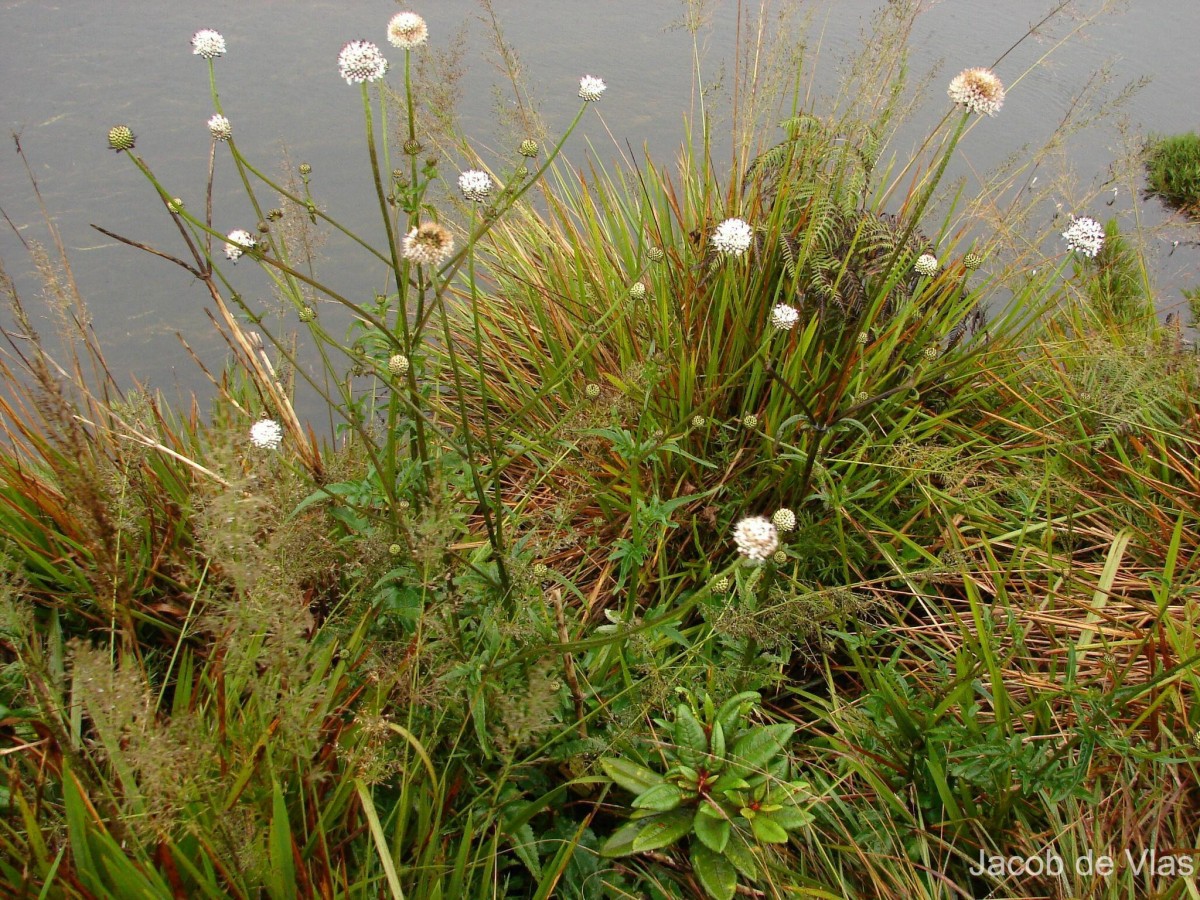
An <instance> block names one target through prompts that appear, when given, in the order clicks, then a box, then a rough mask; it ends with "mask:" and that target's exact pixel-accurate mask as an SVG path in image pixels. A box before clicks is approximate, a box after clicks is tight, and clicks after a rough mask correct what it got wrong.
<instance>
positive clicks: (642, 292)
mask: <svg viewBox="0 0 1200 900" xmlns="http://www.w3.org/2000/svg"><path fill="white" fill-rule="evenodd" d="M629 299H630V300H645V299H646V286H645V285H644V284H642V283H641V282H640V281H635V282H634V283H633V284H631V285H630V286H629Z"/></svg>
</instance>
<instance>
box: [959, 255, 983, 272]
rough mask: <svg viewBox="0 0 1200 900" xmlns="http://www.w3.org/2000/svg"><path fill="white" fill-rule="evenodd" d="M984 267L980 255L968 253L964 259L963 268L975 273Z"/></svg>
mask: <svg viewBox="0 0 1200 900" xmlns="http://www.w3.org/2000/svg"><path fill="white" fill-rule="evenodd" d="M982 265H983V257H982V256H981V255H980V254H978V253H973V252H972V253H968V254H967V255H966V256H964V257H963V268H964V269H968V270H970V271H972V272H973V271H975V270H976V269H978V268H979V267H980V266H982Z"/></svg>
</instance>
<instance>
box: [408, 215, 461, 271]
mask: <svg viewBox="0 0 1200 900" xmlns="http://www.w3.org/2000/svg"><path fill="white" fill-rule="evenodd" d="M453 252H454V235H452V234H451V233H450V232H449V231H447V230H446V229H445V228H443V227H442V226H441V225H439V224H438V223H437V222H422V223H421V224H420V225H418V226H417V227H416V228H414V229H413V230H412V231H410V232H409V233H408V234H407V235H406V236H405V238H404V258H405V259H407V260H408V261H409V262H414V263H416V264H417V265H419V266H440V265H441V264H442V263H444V262H445V261H446V260H447V259H449V258H450V254H451V253H453Z"/></svg>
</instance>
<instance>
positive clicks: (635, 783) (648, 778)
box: [600, 756, 664, 794]
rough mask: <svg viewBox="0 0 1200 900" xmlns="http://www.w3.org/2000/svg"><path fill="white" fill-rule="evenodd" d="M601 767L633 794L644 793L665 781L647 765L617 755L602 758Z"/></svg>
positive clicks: (606, 773)
mask: <svg viewBox="0 0 1200 900" xmlns="http://www.w3.org/2000/svg"><path fill="white" fill-rule="evenodd" d="M600 768H602V769H604V774H605V775H607V776H608V777H609V778H611V779H612V780H613V781H615V782H616V783H617V784H619V785H620V786H621V787H623V788H625V790H627V791H629V792H630V793H631V794H642V793H645V792H646V791H648V790H649V789H650V788H652V787H654V786H655V785H656V784H662V783H663V780H664V779H663V777H662V776H661V775H659V774H658V773H657V772H652V771H651V770H650V769H647V768H646V767H645V766H639V765H638V764H637V763H635V762H630V761H629V760H627V759H621V758H619V757H615V756H606V757H604V758H603V759H601V760H600Z"/></svg>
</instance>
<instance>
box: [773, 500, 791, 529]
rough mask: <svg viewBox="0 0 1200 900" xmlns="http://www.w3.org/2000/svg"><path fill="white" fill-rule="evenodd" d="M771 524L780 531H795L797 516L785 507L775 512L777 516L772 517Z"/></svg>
mask: <svg viewBox="0 0 1200 900" xmlns="http://www.w3.org/2000/svg"><path fill="white" fill-rule="evenodd" d="M771 523H772V524H773V525H774V526H775V527H776V528H778V529H779V530H780V531H795V530H796V514H795V513H794V512H792V511H791V510H790V509H788V508H787V507H786V506H785V507H783V508H781V509H777V510H775V514H774V515H773V516H771Z"/></svg>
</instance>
